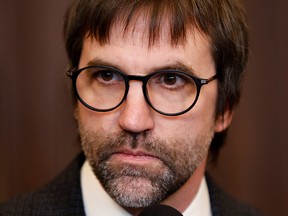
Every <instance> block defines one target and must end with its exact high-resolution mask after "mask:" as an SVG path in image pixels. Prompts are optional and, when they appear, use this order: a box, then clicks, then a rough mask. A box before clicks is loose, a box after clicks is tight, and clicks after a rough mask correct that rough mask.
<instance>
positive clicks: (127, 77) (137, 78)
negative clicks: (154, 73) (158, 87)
mask: <svg viewBox="0 0 288 216" xmlns="http://www.w3.org/2000/svg"><path fill="white" fill-rule="evenodd" d="M122 75H123V77H124V80H125V85H126V89H125V94H124V98H123V100H122V101H121V103H120V104H122V103H123V102H124V101H125V100H126V98H127V95H128V92H129V89H130V81H134V80H135V81H141V82H142V93H143V95H144V98H145V101H146V103H147V104H148V105H149V106H150V107H151V108H153V109H154V107H153V105H152V104H151V103H150V101H149V98H148V95H147V90H146V84H147V82H148V80H149V78H150V76H138V75H126V74H122ZM120 104H119V105H120Z"/></svg>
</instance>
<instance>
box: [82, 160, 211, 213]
mask: <svg viewBox="0 0 288 216" xmlns="http://www.w3.org/2000/svg"><path fill="white" fill-rule="evenodd" d="M80 178H81V189H82V197H83V203H84V209H85V213H86V215H87V216H92V215H101V216H111V215H114V216H131V214H129V212H127V211H126V210H125V209H123V208H122V207H121V206H120V205H119V204H117V203H116V202H115V201H114V200H113V199H112V198H111V197H110V196H109V195H108V194H107V193H106V191H105V190H104V188H103V187H102V185H101V184H100V182H99V181H98V179H97V178H96V177H95V175H94V174H93V172H92V169H91V167H90V165H89V163H88V162H87V160H86V161H85V162H84V164H83V166H82V168H81V174H80ZM182 214H183V215H184V216H192V215H193V216H211V215H212V213H211V205H210V199H209V192H208V187H207V183H206V180H205V178H203V180H202V182H201V185H200V188H199V190H198V192H197V194H196V196H195V198H194V199H193V201H192V202H191V204H190V205H189V206H188V208H187V209H186V210H185V211H184V213H182Z"/></svg>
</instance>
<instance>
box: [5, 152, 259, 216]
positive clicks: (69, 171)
mask: <svg viewBox="0 0 288 216" xmlns="http://www.w3.org/2000/svg"><path fill="white" fill-rule="evenodd" d="M84 161H85V156H84V155H83V154H81V155H79V156H78V157H77V158H76V159H75V160H74V161H73V162H72V163H71V164H70V165H69V166H68V167H67V168H66V170H65V171H64V172H63V173H62V174H60V175H59V176H58V177H57V178H55V179H54V180H53V181H52V182H50V183H49V184H47V185H46V186H44V187H43V188H41V189H40V190H37V191H35V192H32V193H29V194H26V195H23V196H21V197H18V198H14V199H12V200H11V201H9V202H6V203H4V204H1V205H0V216H20V215H21V216H65V215H69V216H81V215H85V212H84V205H83V200H82V194H81V186H80V169H81V166H82V164H83V162H84ZM206 180H207V185H208V190H209V195H210V202H211V207H212V214H213V216H242V215H243V216H244V215H245V216H246V215H249V216H257V215H260V214H259V213H258V212H257V211H256V210H255V209H253V208H251V207H249V206H247V205H245V204H242V203H240V202H237V201H236V200H234V199H232V198H231V197H230V196H228V195H227V194H225V193H224V192H223V191H222V190H221V189H220V188H218V187H217V186H216V185H215V183H214V182H213V180H212V178H211V177H210V176H209V175H206Z"/></svg>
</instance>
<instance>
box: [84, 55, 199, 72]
mask: <svg viewBox="0 0 288 216" xmlns="http://www.w3.org/2000/svg"><path fill="white" fill-rule="evenodd" d="M87 66H108V67H112V68H115V69H117V70H119V71H122V72H124V71H125V70H122V69H120V68H121V66H117V65H114V64H111V63H109V62H106V61H105V60H101V59H99V58H96V59H93V60H91V61H89V62H88V63H87ZM161 70H179V71H182V72H186V73H188V74H190V75H193V76H197V75H196V73H195V70H193V68H191V67H189V66H188V65H186V64H185V63H183V62H182V61H179V60H177V61H175V62H174V63H171V64H166V65H165V64H164V65H160V66H157V67H153V68H151V69H150V70H149V71H150V72H156V71H161ZM124 73H125V72H124Z"/></svg>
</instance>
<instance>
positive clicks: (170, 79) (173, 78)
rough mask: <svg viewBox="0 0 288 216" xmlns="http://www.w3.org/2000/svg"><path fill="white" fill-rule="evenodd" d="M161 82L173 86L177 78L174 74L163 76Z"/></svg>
mask: <svg viewBox="0 0 288 216" xmlns="http://www.w3.org/2000/svg"><path fill="white" fill-rule="evenodd" d="M163 81H164V83H165V84H167V85H174V84H175V83H176V82H177V76H176V75H175V74H165V75H163Z"/></svg>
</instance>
